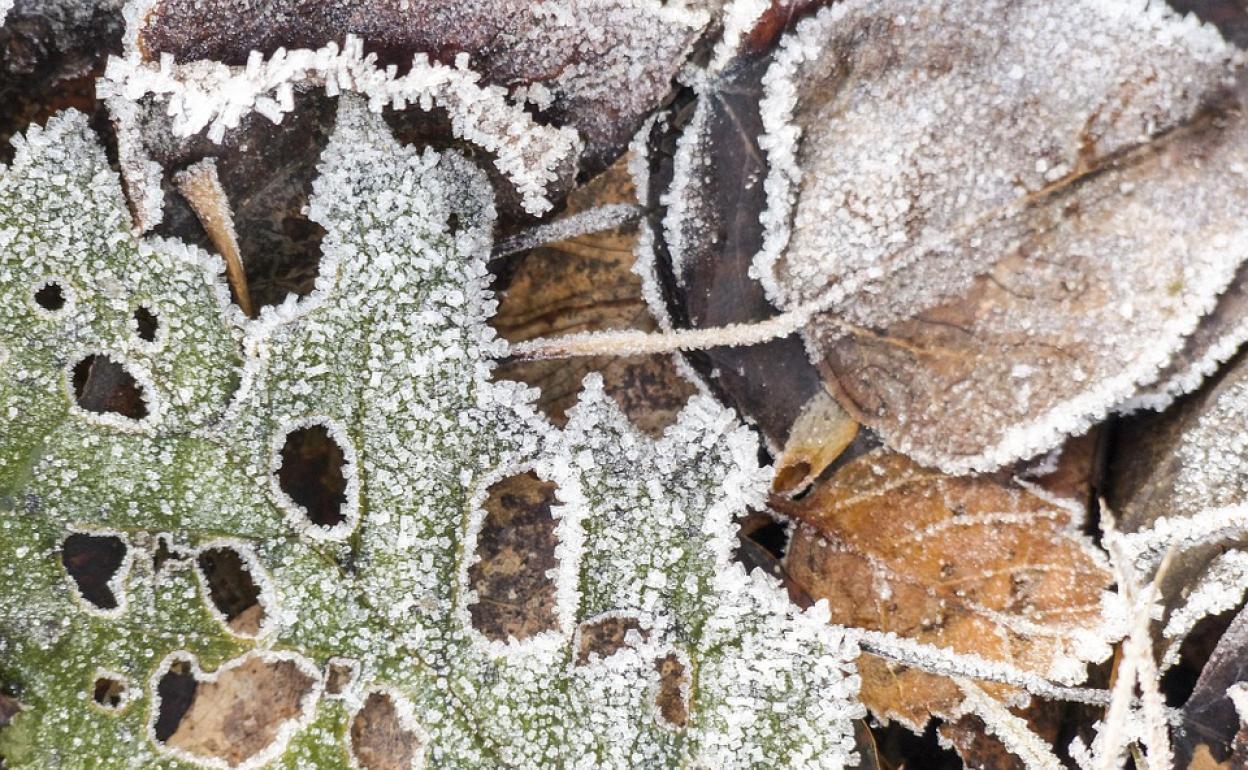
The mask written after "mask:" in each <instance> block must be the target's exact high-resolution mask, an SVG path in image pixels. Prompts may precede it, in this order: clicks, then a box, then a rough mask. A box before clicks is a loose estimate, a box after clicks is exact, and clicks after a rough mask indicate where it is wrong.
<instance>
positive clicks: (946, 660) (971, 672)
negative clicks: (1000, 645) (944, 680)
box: [848, 629, 1110, 706]
mask: <svg viewBox="0 0 1248 770" xmlns="http://www.w3.org/2000/svg"><path fill="white" fill-rule="evenodd" d="M848 632H849V633H850V635H851V636H852V637H853V638H854V639H855V640H856V641H857V642H858V645H859V646H860V647H861V648H862V649H863V651H865V652H869V653H871V654H872V655H876V656H878V657H881V658H887V659H889V660H894V661H897V662H898V663H904V664H906V665H907V666H910V667H911V668H916V669H919V670H920V671H926V672H928V673H930V674H938V675H940V676H950V677H964V678H967V679H978V680H981V681H985V682H998V683H1000V684H1008V685H1011V686H1013V687H1018V688H1020V689H1023V690H1026V691H1027V692H1029V693H1031V694H1032V695H1038V696H1040V697H1041V698H1048V699H1050V700H1064V701H1072V702H1075V703H1087V704H1090V705H1093V706H1104V705H1106V704H1108V703H1109V700H1110V697H1109V693H1108V692H1107V691H1105V690H1098V689H1096V688H1092V687H1067V686H1064V685H1060V684H1055V683H1053V682H1051V681H1049V680H1048V679H1045V678H1044V677H1042V676H1038V675H1036V674H1033V673H1031V672H1030V671H1024V670H1022V669H1020V668H1017V667H1015V666H1012V665H1010V664H1008V663H1002V662H1001V661H996V660H989V659H987V658H983V657H980V656H979V655H968V654H966V653H960V652H954V651H953V650H950V649H948V648H945V647H937V646H935V645H932V644H924V643H923V642H916V641H914V640H912V639H906V638H904V637H901V636H897V635H896V634H892V633H885V632H881V631H866V630H863V629H849V631H848Z"/></svg>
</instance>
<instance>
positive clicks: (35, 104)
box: [0, 0, 122, 160]
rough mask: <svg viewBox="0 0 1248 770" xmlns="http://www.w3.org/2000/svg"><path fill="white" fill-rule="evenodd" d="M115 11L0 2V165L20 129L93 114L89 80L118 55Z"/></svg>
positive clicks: (55, 0)
mask: <svg viewBox="0 0 1248 770" xmlns="http://www.w3.org/2000/svg"><path fill="white" fill-rule="evenodd" d="M121 5H122V0H17V1H16V2H14V0H0V160H7V159H8V157H9V156H8V150H9V139H10V137H11V136H12V135H13V134H14V133H16V132H18V131H21V130H23V129H24V128H25V127H26V126H28V125H32V124H36V125H37V124H42V123H43V122H44V121H46V120H47V119H48V118H49V117H50V116H51V115H53V114H54V113H56V112H57V111H59V110H63V109H66V108H68V107H76V108H78V109H81V110H83V111H84V112H87V113H88V114H90V113H92V112H94V111H95V109H96V106H97V105H96V104H95V101H94V99H95V78H96V77H97V76H98V75H99V74H100V73H101V72H102V71H103V67H104V60H105V59H106V58H107V57H108V55H109V54H114V53H120V52H121V33H122V18H121ZM101 112H102V111H101ZM101 122H102V121H101Z"/></svg>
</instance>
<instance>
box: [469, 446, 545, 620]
mask: <svg viewBox="0 0 1248 770" xmlns="http://www.w3.org/2000/svg"><path fill="white" fill-rule="evenodd" d="M556 493H557V488H556V487H555V485H554V484H551V483H550V482H548V481H543V480H542V479H540V478H538V476H537V474H535V473H533V472H532V471H530V472H527V473H521V474H518V475H515V476H508V477H507V478H505V479H503V480H502V481H499V482H498V483H496V484H494V485H493V486H491V487H490V488H489V491H488V493H487V495H486V499H485V505H484V507H485V511H486V517H485V522H484V523H483V524H482V525H481V532H480V533H479V534H478V535H477V556H478V558H479V561H477V562H476V563H474V564H473V565H472V566H471V567H469V568H468V585H469V586H470V587H471V588H472V590H473V591H474V592H475V593H476V595H477V601H476V602H475V603H473V604H471V605H469V607H468V611H469V613H470V614H471V616H472V625H473V627H474V628H476V629H477V630H478V631H480V632H481V633H482V634H484V635H485V636H486V637H488V638H490V639H494V640H498V641H506V640H507V638H508V637H514V638H516V639H520V640H523V639H527V638H529V637H531V636H533V635H535V634H538V633H541V632H542V631H548V630H552V629H556V628H558V625H559V624H558V619H557V618H556V617H555V584H554V581H552V580H551V579H550V578H549V577H547V575H546V573H547V572H548V571H550V570H552V569H554V568H555V566H556V560H555V547H556V545H557V544H558V539H557V537H556V535H555V520H554V518H553V517H552V516H551V512H550V508H551V506H552V505H555V504H556V503H557V499H556Z"/></svg>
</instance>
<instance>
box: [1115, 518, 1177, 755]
mask: <svg viewBox="0 0 1248 770" xmlns="http://www.w3.org/2000/svg"><path fill="white" fill-rule="evenodd" d="M1101 528H1102V531H1103V532H1104V538H1103V540H1104V543H1105V546H1106V549H1107V550H1108V551H1109V556H1110V563H1111V564H1112V565H1113V568H1114V572H1115V578H1116V579H1117V581H1118V587H1119V590H1120V591H1121V592H1122V594H1123V597H1124V598H1125V599H1126V600H1127V603H1128V605H1129V606H1130V607H1131V608H1132V612H1131V630H1130V634H1129V635H1128V636H1127V639H1126V641H1125V642H1124V643H1123V645H1122V662H1121V664H1120V665H1119V666H1118V678H1117V680H1116V681H1115V682H1114V686H1113V689H1112V692H1111V696H1112V697H1111V698H1110V703H1109V709H1108V710H1107V711H1106V713H1105V722H1104V727H1103V728H1101V736H1100V738H1101V750H1100V752H1099V756H1098V761H1097V767H1098V768H1099V770H1117V769H1118V768H1119V767H1121V766H1122V763H1123V760H1124V758H1125V752H1126V748H1127V743H1128V738H1127V736H1128V733H1129V730H1128V720H1129V719H1130V715H1131V712H1132V700H1133V698H1132V695H1133V691H1134V689H1135V685H1136V684H1137V683H1138V684H1139V686H1140V707H1141V710H1142V712H1143V716H1144V733H1143V742H1144V748H1145V750H1146V751H1147V753H1148V759H1149V764H1150V765H1152V766H1155V767H1169V766H1170V765H1171V764H1172V763H1173V759H1174V754H1173V752H1172V751H1171V748H1170V733H1169V725H1168V723H1167V713H1166V706H1165V701H1164V699H1163V698H1162V696H1161V688H1160V684H1159V682H1158V674H1157V662H1156V661H1155V660H1154V659H1153V651H1152V637H1151V635H1150V633H1149V626H1150V624H1151V622H1152V610H1153V605H1154V603H1155V601H1156V596H1157V585H1158V583H1159V581H1160V580H1161V578H1162V576H1163V575H1164V574H1165V571H1166V568H1167V567H1168V566H1169V563H1170V558H1171V555H1172V554H1173V550H1171V551H1170V552H1169V553H1167V555H1166V557H1165V558H1164V559H1163V560H1162V563H1161V565H1160V566H1159V567H1158V569H1157V572H1156V574H1155V575H1154V576H1153V579H1152V580H1150V581H1149V582H1148V584H1147V585H1145V586H1144V587H1143V589H1142V590H1141V589H1140V586H1139V580H1138V578H1137V575H1136V573H1135V570H1134V569H1133V567H1132V563H1131V560H1130V559H1129V558H1128V557H1127V555H1126V549H1125V548H1124V546H1123V542H1122V538H1121V535H1119V533H1118V531H1117V529H1116V527H1115V526H1114V517H1113V514H1112V512H1111V511H1110V510H1109V508H1108V507H1104V512H1103V515H1102V519H1101Z"/></svg>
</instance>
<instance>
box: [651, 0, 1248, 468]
mask: <svg viewBox="0 0 1248 770" xmlns="http://www.w3.org/2000/svg"><path fill="white" fill-rule="evenodd" d="M800 5H802V7H800V8H799V9H798V11H797V13H798V14H799V15H800V14H801V13H803V12H806V11H808V10H809V7H808V6H807V5H806V4H800ZM1106 8H1107V6H1105V4H1103V3H1094V2H1081V3H1075V4H1073V5H1068V6H1067V5H1063V6H1055V5H1053V4H1051V3H1046V2H1043V1H1042V0H991V1H990V2H980V3H958V2H936V3H926V4H922V5H919V6H915V5H914V4H912V3H907V2H904V0H851V1H850V2H843V3H837V4H834V5H831V6H829V7H827V8H824V9H822V10H819V11H818V12H817V13H816V14H815V15H814V16H813V17H809V18H807V19H805V20H803V21H801V22H799V23H798V24H797V25H796V27H795V28H794V29H793V31H792V32H790V33H788V34H787V35H786V36H785V37H784V39H783V40H782V41H781V43H780V45H779V47H778V48H777V50H776V51H775V52H773V53H771V54H769V55H767V56H762V57H760V55H759V48H758V47H757V46H755V45H753V42H752V32H747V34H746V35H745V36H744V37H743V38H742V40H743V41H744V43H743V45H742V50H741V51H737V52H733V51H731V50H725V51H720V52H719V54H722V55H723V56H727V57H728V59H729V61H730V62H731V63H730V64H728V65H725V66H723V67H722V69H720V70H717V71H713V72H712V73H711V75H710V77H709V83H708V84H707V85H706V86H705V87H703V88H702V89H701V98H700V99H699V100H698V101H697V102H696V106H695V110H694V115H693V117H692V118H691V119H689V120H688V122H687V124H685V125H683V126H681V128H680V137H679V143H678V145H677V147H676V149H675V151H674V154H675V160H674V161H672V162H671V163H669V164H667V165H668V166H669V168H668V173H667V176H666V177H664V175H663V174H662V173H660V172H661V171H662V170H663V168H664V164H663V163H662V154H663V152H664V148H663V146H662V140H663V139H668V140H670V137H660V140H659V141H656V142H654V143H653V144H654V145H655V148H654V152H655V154H656V156H658V157H659V162H658V163H657V164H656V165H657V167H658V171H656V173H655V174H654V178H655V180H656V181H657V182H658V183H659V184H660V185H662V187H661V189H660V191H658V192H653V191H652V192H651V194H650V200H651V201H652V202H654V201H656V200H658V201H663V200H666V201H668V202H669V203H670V205H669V206H668V207H667V209H666V210H665V211H663V212H662V217H663V219H662V222H661V225H662V227H661V229H660V230H659V232H660V234H661V235H663V236H664V237H663V238H662V239H661V240H662V242H661V243H659V244H656V261H657V262H658V263H659V265H660V267H663V266H664V265H666V266H667V268H668V270H669V272H670V273H671V274H672V276H671V279H670V280H669V282H668V285H667V286H666V288H667V289H668V292H669V294H672V295H674V296H675V299H674V300H672V304H673V315H674V316H676V317H678V320H687V321H688V323H689V324H690V325H691V326H694V327H698V328H704V327H707V326H722V325H724V324H726V323H731V322H737V321H746V320H758V319H760V318H765V317H767V316H768V315H770V314H772V313H771V312H770V311H769V308H768V307H767V305H766V303H765V302H761V301H760V298H759V296H758V295H759V292H754V293H751V292H749V291H748V290H746V289H742V288H740V287H739V286H736V285H734V284H732V283H731V282H728V284H727V286H728V291H727V294H728V296H727V298H726V299H723V298H721V296H722V294H723V293H724V292H723V290H724V286H725V282H724V281H723V280H722V272H721V271H719V270H717V269H716V268H715V267H714V265H729V266H730V267H729V270H731V271H732V272H733V273H735V274H738V275H744V274H746V273H747V272H749V274H750V275H754V276H756V277H758V278H759V280H760V281H761V283H762V284H763V287H764V288H765V289H766V299H768V300H770V301H771V302H772V303H773V304H774V305H775V306H776V307H779V308H781V309H783V310H787V311H791V312H792V315H791V316H789V318H791V319H793V322H794V324H796V323H798V319H802V318H806V317H807V314H808V313H811V312H816V310H819V311H825V312H822V313H821V314H817V315H816V316H815V318H814V320H813V321H811V322H810V323H808V324H807V325H806V326H805V328H804V330H803V337H804V340H805V343H806V346H807V348H808V349H809V351H810V353H811V355H812V356H813V357H814V358H815V360H816V362H817V363H818V364H819V367H820V371H821V374H822V377H823V379H824V380H825V382H826V383H827V384H828V386H829V387H830V388H831V389H832V391H833V392H834V393H835V394H836V395H837V397H838V399H839V400H840V401H841V403H842V404H843V405H844V406H845V408H846V409H847V410H848V411H849V413H850V414H851V416H853V417H854V418H855V419H856V420H858V421H859V422H862V423H863V424H865V425H867V426H869V427H871V428H873V429H874V430H876V431H877V432H878V433H879V434H880V435H881V437H882V438H883V440H884V441H885V443H887V444H888V445H889V446H891V447H892V448H894V449H897V450H898V451H902V452H905V453H906V454H907V455H909V456H911V457H914V458H915V459H916V460H918V461H920V462H923V463H925V464H929V465H933V466H937V467H940V468H942V469H944V470H946V471H948V472H956V473H961V472H966V471H968V470H992V469H994V468H998V467H1002V466H1004V465H1006V464H1009V463H1011V462H1014V461H1016V460H1018V459H1020V458H1023V457H1028V456H1031V455H1034V454H1036V453H1039V452H1043V451H1045V450H1048V449H1050V448H1052V447H1054V446H1056V445H1058V444H1059V443H1060V442H1061V440H1062V439H1063V438H1064V437H1065V436H1067V435H1070V434H1072V433H1077V432H1081V431H1083V430H1086V428H1087V427H1088V426H1089V425H1090V424H1092V423H1093V422H1095V421H1097V420H1099V419H1101V418H1102V417H1104V416H1105V415H1106V414H1107V413H1109V412H1110V411H1111V410H1113V409H1114V408H1116V407H1118V406H1119V405H1120V404H1121V403H1122V402H1124V401H1126V400H1128V399H1131V398H1132V397H1133V396H1135V395H1136V394H1137V393H1138V392H1139V391H1140V389H1141V388H1148V387H1150V386H1151V385H1152V384H1153V383H1154V382H1156V381H1157V380H1158V378H1162V377H1165V378H1167V379H1168V380H1169V382H1170V386H1169V388H1168V390H1169V391H1174V390H1176V389H1178V390H1182V389H1183V388H1190V387H1193V386H1194V385H1195V384H1196V382H1194V381H1193V376H1186V377H1184V376H1180V375H1183V374H1185V373H1190V372H1191V371H1194V370H1199V371H1202V372H1204V369H1202V368H1201V366H1196V364H1199V363H1200V362H1202V361H1205V359H1207V358H1208V355H1207V354H1209V352H1210V351H1212V350H1214V349H1218V350H1219V351H1220V354H1221V355H1223V356H1224V355H1225V354H1226V353H1227V347H1228V345H1229V344H1230V343H1228V342H1227V340H1233V338H1234V335H1235V334H1237V333H1240V334H1242V333H1248V325H1244V324H1236V323H1235V322H1234V321H1233V320H1231V321H1229V322H1220V323H1211V324H1210V325H1209V328H1206V329H1205V330H1204V332H1203V336H1204V339H1190V336H1191V335H1192V334H1193V332H1194V331H1195V330H1196V329H1197V327H1198V324H1199V323H1200V322H1201V319H1202V317H1203V316H1205V315H1206V314H1207V313H1209V312H1210V311H1212V310H1213V309H1214V306H1215V303H1216V302H1217V300H1218V297H1219V295H1220V293H1222V292H1223V290H1224V289H1225V288H1226V287H1227V286H1228V285H1229V284H1230V283H1231V281H1232V280H1233V277H1234V276H1235V274H1236V270H1237V269H1238V268H1239V267H1240V265H1241V264H1242V263H1243V262H1244V260H1245V258H1246V257H1248V229H1246V228H1245V226H1244V224H1243V220H1242V218H1241V217H1239V216H1238V212H1239V211H1241V210H1242V208H1243V205H1244V203H1245V202H1248V175H1246V174H1242V173H1238V171H1237V170H1239V169H1245V168H1248V163H1246V161H1248V127H1246V126H1245V125H1244V120H1243V119H1242V115H1241V112H1242V110H1241V105H1240V103H1239V101H1238V97H1237V96H1235V95H1228V93H1227V91H1226V86H1227V84H1228V83H1229V81H1230V79H1231V77H1232V76H1233V75H1234V72H1235V71H1236V67H1237V66H1238V65H1237V64H1236V61H1237V56H1236V52H1235V50H1234V48H1233V47H1231V46H1229V45H1227V44H1225V43H1224V42H1223V41H1222V40H1221V39H1220V38H1219V37H1218V35H1217V32H1216V31H1215V30H1214V29H1213V28H1211V27H1202V26H1200V25H1199V24H1198V23H1197V22H1196V21H1195V20H1194V19H1191V20H1183V19H1180V18H1178V17H1176V16H1173V15H1171V14H1170V13H1169V12H1167V11H1166V10H1164V8H1163V7H1161V6H1160V4H1158V5H1156V6H1149V8H1148V9H1139V10H1138V12H1134V11H1133V12H1125V11H1124V12H1122V13H1117V12H1107V10H1106ZM758 27H759V30H761V31H762V32H765V33H768V34H770V33H771V32H774V29H775V27H776V24H775V21H774V19H771V17H770V16H769V15H768V14H764V16H763V18H762V20H761V21H760V22H759V23H758ZM766 36H767V35H766V34H765V35H764V37H766ZM1055 52H1061V53H1060V54H1055ZM734 159H735V161H734ZM670 167H674V168H675V169H676V170H675V171H673V170H672V169H671V168H670ZM1226 170H1230V172H1229V173H1227V172H1226ZM669 182H670V184H669ZM764 191H765V192H766V195H765V196H764V195H763V192H764ZM677 204H679V205H677ZM759 208H762V209H763V210H762V212H761V220H762V226H760V225H759V224H758V219H759V216H758V210H759ZM1180 211H1181V212H1183V216H1175V213H1176V212H1180ZM664 249H666V250H667V251H668V252H669V253H667V254H664V253H663V252H664ZM725 304H726V305H728V306H729V307H728V309H727V310H717V306H719V305H725ZM712 311H716V312H712ZM682 312H683V315H682ZM1219 312H1220V313H1221V315H1223V316H1225V317H1227V318H1234V317H1235V315H1236V313H1235V311H1234V310H1233V308H1222V309H1221V310H1220V311H1219ZM743 316H745V317H743ZM1237 329H1238V330H1239V331H1238V332H1237V331H1235V330H1237ZM788 341H791V338H790V340H788ZM780 342H785V341H780ZM759 347H760V349H761V348H762V347H763V346H759ZM767 347H768V348H769V349H768V353H767V356H766V358H767V359H769V360H770V362H771V365H770V366H768V365H767V363H762V364H758V363H757V362H755V361H753V360H752V359H751V358H750V356H749V355H748V354H741V355H739V356H738V357H739V358H740V359H741V361H740V362H739V363H740V364H741V366H732V365H731V358H730V357H731V356H737V354H736V353H730V352H727V351H724V350H714V351H710V352H709V353H707V354H705V356H706V357H707V358H710V359H713V360H714V361H715V365H714V367H712V368H714V369H715V370H717V371H718V372H720V373H721V376H722V377H725V378H728V379H729V380H732V379H734V378H736V377H737V376H738V375H737V374H736V372H737V371H738V370H745V369H744V367H746V366H749V365H750V364H753V366H750V368H749V369H748V377H747V380H749V382H747V383H746V384H745V385H744V386H742V385H741V384H740V383H733V382H728V383H727V387H726V388H725V389H726V390H729V391H730V395H731V396H732V398H731V399H730V400H732V401H733V402H734V403H735V404H737V405H738V406H740V407H742V408H743V411H745V413H747V414H748V415H750V416H751V417H752V418H754V419H755V420H756V421H757V422H758V423H759V424H760V425H762V426H763V427H764V431H765V432H767V433H768V435H769V436H771V437H773V441H775V439H774V437H775V436H776V435H782V434H783V427H781V428H779V429H777V428H776V427H774V426H773V423H774V422H777V421H776V420H774V419H772V417H773V413H774V412H776V409H777V407H775V406H774V405H773V404H774V403H775V402H776V401H779V403H781V404H782V405H785V406H787V407H788V409H789V410H790V411H789V413H788V414H786V415H783V416H782V417H781V419H780V420H778V422H780V423H781V424H782V425H783V424H785V420H786V419H787V421H788V423H790V424H791V421H792V419H794V418H795V416H796V415H795V414H794V413H793V412H794V410H795V409H797V408H800V405H801V404H802V403H804V402H805V400H806V399H807V398H808V397H809V394H810V393H811V392H813V391H811V390H810V389H809V385H808V384H807V381H808V373H807V372H806V371H805V370H804V368H803V367H802V366H801V365H800V364H798V365H796V366H787V365H783V364H786V363H787V359H786V358H785V356H784V355H783V353H782V347H783V346H782V345H781V344H779V342H778V343H777V344H773V345H769V346H767ZM757 357H758V356H755V358H757ZM1194 366H1195V369H1194V368H1193V367H1194ZM1167 367H1168V368H1167ZM1205 368H1207V367H1205ZM751 383H752V384H751ZM764 384H765V385H766V388H764ZM1179 385H1182V387H1179ZM767 390H770V391H771V392H773V393H781V394H783V393H785V392H787V391H791V390H797V391H799V392H802V393H803V397H802V398H801V399H800V400H796V405H795V404H794V403H793V402H794V399H786V398H780V399H774V398H773V399H768V398H767V397H766V391H767ZM775 443H782V440H781V441H777V442H775Z"/></svg>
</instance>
